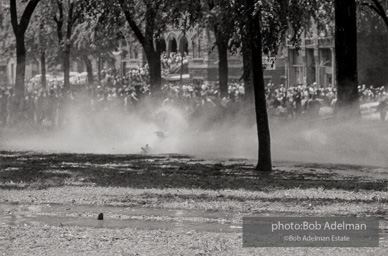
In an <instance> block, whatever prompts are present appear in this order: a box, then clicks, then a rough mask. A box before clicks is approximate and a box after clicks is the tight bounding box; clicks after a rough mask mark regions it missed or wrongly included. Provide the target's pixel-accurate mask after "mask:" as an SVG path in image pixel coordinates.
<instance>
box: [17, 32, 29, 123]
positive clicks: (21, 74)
mask: <svg viewBox="0 0 388 256" xmlns="http://www.w3.org/2000/svg"><path fill="white" fill-rule="evenodd" d="M25 75H26V47H25V43H24V34H23V35H17V37H16V80H15V109H16V110H17V113H18V114H17V115H16V119H17V120H20V116H19V115H20V114H21V112H22V109H23V101H24V88H25V82H24V79H25Z"/></svg>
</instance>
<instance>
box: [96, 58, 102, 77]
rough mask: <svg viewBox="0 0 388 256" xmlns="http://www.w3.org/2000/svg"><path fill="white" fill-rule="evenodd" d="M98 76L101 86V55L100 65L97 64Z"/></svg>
mask: <svg viewBox="0 0 388 256" xmlns="http://www.w3.org/2000/svg"><path fill="white" fill-rule="evenodd" d="M97 66H98V67H97V69H98V70H97V76H98V84H101V79H102V77H101V54H100V55H99V56H98V64H97Z"/></svg>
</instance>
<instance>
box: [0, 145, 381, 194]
mask: <svg viewBox="0 0 388 256" xmlns="http://www.w3.org/2000/svg"><path fill="white" fill-rule="evenodd" d="M294 167H297V168H296V169H295V171H292V168H293V166H292V165H291V167H290V166H289V167H288V168H289V169H290V168H291V171H290V170H289V171H284V170H281V168H276V167H275V170H274V171H273V172H271V173H258V172H256V171H255V170H254V166H253V165H250V164H247V161H244V160H242V159H235V160H231V161H225V162H220V161H205V160H200V159H194V158H192V157H190V156H184V155H155V156H152V155H93V154H41V153H33V152H8V151H3V152H0V188H1V189H10V190H13V189H15V190H18V189H26V188H35V189H45V188H49V187H61V186H65V185H67V186H89V185H95V186H100V187H131V188H160V189H163V188H189V189H194V188H200V189H212V190H217V189H233V190H235V189H245V190H254V191H269V190H273V189H292V188H301V189H306V188H318V187H321V188H323V189H343V190H359V189H363V190H380V191H387V190H388V177H387V179H378V180H377V179H376V180H368V179H363V178H362V177H356V176H349V177H347V176H339V175H338V173H336V171H335V170H334V169H335V168H333V165H330V166H329V165H328V166H327V170H328V171H327V172H317V171H316V170H314V169H312V168H313V167H314V166H312V165H307V164H306V168H304V169H303V165H300V164H298V165H295V166H294ZM301 168H302V169H303V172H299V170H300V169H301ZM319 168H320V169H324V168H325V165H319ZM340 168H341V169H344V168H345V169H346V168H347V169H349V170H352V169H354V168H355V167H354V166H344V165H341V166H340ZM362 168H363V169H366V167H362ZM370 169H371V170H370V171H373V168H372V167H370ZM387 173H388V172H387Z"/></svg>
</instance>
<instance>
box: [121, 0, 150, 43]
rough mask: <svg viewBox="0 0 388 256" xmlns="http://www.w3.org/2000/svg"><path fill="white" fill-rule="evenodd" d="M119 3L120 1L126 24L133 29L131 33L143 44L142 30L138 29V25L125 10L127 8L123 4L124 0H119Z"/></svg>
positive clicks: (144, 41)
mask: <svg viewBox="0 0 388 256" xmlns="http://www.w3.org/2000/svg"><path fill="white" fill-rule="evenodd" d="M119 3H120V6H121V9H122V11H123V12H124V15H125V18H126V20H127V22H128V24H129V26H130V27H131V29H132V30H133V33H135V36H136V37H137V39H138V40H139V42H140V43H141V44H142V45H143V46H144V45H146V40H145V37H144V35H143V33H142V31H141V30H140V28H139V26H138V25H137V24H136V22H135V21H134V20H133V18H132V15H131V13H130V12H129V11H128V10H127V8H126V6H125V1H124V0H119Z"/></svg>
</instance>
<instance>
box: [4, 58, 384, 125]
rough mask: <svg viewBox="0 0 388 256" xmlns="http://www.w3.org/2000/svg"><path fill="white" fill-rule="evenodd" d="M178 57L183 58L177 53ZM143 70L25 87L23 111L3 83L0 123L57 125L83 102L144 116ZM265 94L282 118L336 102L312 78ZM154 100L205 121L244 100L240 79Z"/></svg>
mask: <svg viewBox="0 0 388 256" xmlns="http://www.w3.org/2000/svg"><path fill="white" fill-rule="evenodd" d="M177 61H181V60H179V56H178V60H177ZM167 64H168V63H167ZM167 64H166V65H167ZM146 70H147V69H146V68H145V69H139V70H132V71H130V72H128V73H127V74H126V75H125V76H124V77H121V78H119V77H118V76H117V74H115V73H114V72H112V71H109V70H106V71H104V73H103V75H104V79H103V81H102V83H101V84H99V85H86V84H85V85H77V86H76V87H75V86H73V87H72V90H65V89H63V88H62V87H61V86H58V85H57V84H51V85H50V84H49V85H48V88H47V89H36V90H29V91H27V93H26V95H25V98H24V102H23V104H22V108H18V110H19V112H20V109H21V113H18V112H16V111H15V104H14V101H15V93H14V91H13V89H12V88H10V89H6V88H3V89H1V92H0V123H1V124H2V125H3V126H5V125H7V124H9V125H12V124H13V123H14V120H15V118H16V116H17V115H21V119H23V120H24V121H25V122H27V123H31V124H37V125H41V124H43V123H44V122H47V123H49V124H50V125H52V126H61V125H63V123H64V121H65V122H66V111H67V109H68V107H69V106H76V105H83V107H84V108H83V111H90V112H103V111H119V112H122V113H141V114H142V115H147V114H146V113H145V111H144V110H145V109H146V107H145V104H143V103H144V102H147V99H148V98H150V86H149V85H148V81H147V78H146V77H147V71H146ZM359 93H360V101H361V102H362V103H365V102H376V101H381V102H385V103H386V100H385V101H384V99H386V98H387V90H386V89H385V88H384V87H379V88H376V87H373V86H369V87H367V86H365V85H362V86H359ZM266 96H267V107H268V113H269V115H270V116H272V117H278V118H281V119H296V118H300V117H306V118H317V117H319V116H320V115H321V113H320V112H321V108H322V107H327V108H329V109H333V108H335V103H336V89H335V88H331V87H328V88H323V87H319V86H317V85H316V83H314V84H312V85H311V86H302V85H298V86H291V87H288V88H286V87H285V86H283V85H279V86H275V85H274V84H273V83H272V82H271V81H270V82H269V83H268V85H267V87H266ZM157 99H158V101H159V102H155V97H153V98H152V101H153V105H154V106H157V108H158V107H177V108H179V109H180V110H181V111H183V113H184V115H186V116H188V117H190V118H200V117H201V116H206V118H207V120H208V123H212V122H214V121H217V120H222V119H225V118H228V117H233V116H236V114H237V113H240V111H241V110H242V109H244V108H243V107H242V105H243V104H244V102H245V101H246V97H245V86H244V84H243V83H230V84H229V88H228V95H226V96H225V95H224V96H223V97H221V96H220V91H219V88H218V86H217V84H214V85H210V84H208V83H202V84H198V85H194V84H192V83H186V84H183V85H181V84H180V83H165V84H164V85H163V86H162V89H161V91H160V94H159V95H158V97H157ZM380 105H381V104H380ZM386 105H387V104H386ZM386 105H385V106H384V105H381V106H379V108H378V109H377V111H380V112H381V113H384V112H385V113H386V110H387V107H386ZM245 106H246V104H245ZM19 117H20V116H19ZM19 119H20V118H19ZM384 119H385V115H384Z"/></svg>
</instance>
